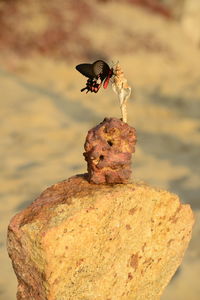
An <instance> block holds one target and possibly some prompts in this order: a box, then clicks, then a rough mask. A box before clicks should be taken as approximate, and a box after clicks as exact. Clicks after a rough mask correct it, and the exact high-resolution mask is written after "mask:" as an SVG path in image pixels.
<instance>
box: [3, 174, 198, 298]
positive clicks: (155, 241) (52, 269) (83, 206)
mask: <svg viewBox="0 0 200 300" xmlns="http://www.w3.org/2000/svg"><path fill="white" fill-rule="evenodd" d="M193 222H194V218H193V213H192V211H191V209H190V206H189V205H182V204H181V203H180V201H179V199H178V197H177V196H176V195H174V194H171V193H169V192H167V191H164V190H157V189H154V188H152V187H149V186H147V185H145V184H139V183H138V184H136V183H129V184H126V185H125V184H123V185H120V184H118V185H112V186H111V185H98V186H97V185H95V184H90V183H88V181H87V178H86V175H85V176H84V175H80V176H75V177H72V178H70V179H68V180H66V181H63V182H60V183H58V184H55V185H53V186H52V187H50V188H48V189H47V190H45V191H44V192H43V193H42V194H41V196H40V197H39V198H38V199H37V200H36V201H34V202H33V203H32V204H31V205H30V206H29V207H28V208H27V209H25V210H23V211H22V212H21V213H19V214H17V215H16V216H15V217H14V218H13V219H12V220H11V222H10V225H9V229H8V252H9V255H10V257H11V259H12V263H13V267H14V270H15V273H16V275H17V278H18V283H19V286H18V292H17V299H20V300H23V299H24V300H25V299H26V300H27V299H34V300H44V299H48V300H50V299H51V300H61V299H62V300H68V299H74V300H80V299H85V300H86V299H87V300H97V299H99V300H100V299H101V300H105V299H106V300H109V299H110V300H111V299H112V300H118V299H119V300H125V299H127V300H128V299H131V300H134V299H135V300H136V299H137V300H140V299H141V300H147V299H151V300H156V299H159V298H160V295H161V294H162V291H163V289H164V288H165V286H166V285H167V284H168V282H169V281H170V279H171V277H172V276H173V274H174V273H175V271H176V269H177V268H178V266H179V265H180V263H181V261H182V258H183V254H184V251H185V249H186V248H187V245H188V242H189V240H190V238H191V230H192V225H193Z"/></svg>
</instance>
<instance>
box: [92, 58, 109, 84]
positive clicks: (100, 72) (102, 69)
mask: <svg viewBox="0 0 200 300" xmlns="http://www.w3.org/2000/svg"><path fill="white" fill-rule="evenodd" d="M92 66H93V72H94V74H95V76H96V77H100V78H101V80H104V79H105V78H106V77H107V76H108V74H109V71H110V67H109V66H108V64H107V63H105V61H103V60H97V61H95V62H94V63H93V64H92Z"/></svg>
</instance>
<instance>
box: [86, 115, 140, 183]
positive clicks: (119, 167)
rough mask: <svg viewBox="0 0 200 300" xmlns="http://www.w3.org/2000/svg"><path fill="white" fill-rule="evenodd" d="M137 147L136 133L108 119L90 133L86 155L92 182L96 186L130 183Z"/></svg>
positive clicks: (87, 139)
mask: <svg viewBox="0 0 200 300" xmlns="http://www.w3.org/2000/svg"><path fill="white" fill-rule="evenodd" d="M135 143H136V131H135V129H134V128H133V127H131V126H129V125H128V124H127V123H124V122H123V121H121V120H119V119H117V118H105V119H104V120H103V122H101V123H100V124H99V125H97V126H96V127H94V128H92V129H91V130H89V132H88V135H87V137H86V141H85V153H84V156H85V160H86V161H87V169H88V175H89V176H88V178H89V181H90V182H93V183H96V184H100V183H126V182H128V180H129V179H130V176H131V157H132V153H134V152H135Z"/></svg>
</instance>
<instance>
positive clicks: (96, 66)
mask: <svg viewBox="0 0 200 300" xmlns="http://www.w3.org/2000/svg"><path fill="white" fill-rule="evenodd" d="M76 70H77V71H79V72H80V73H81V74H82V75H84V76H86V77H87V78H88V80H87V82H86V87H84V88H82V89H81V92H83V91H85V90H86V93H88V92H91V93H97V92H98V90H99V89H100V87H101V85H102V82H103V87H104V89H106V88H107V86H108V83H109V80H110V78H111V77H112V76H113V68H110V67H109V65H108V64H107V63H106V62H105V61H103V60H97V61H95V62H94V63H93V64H80V65H77V66H76Z"/></svg>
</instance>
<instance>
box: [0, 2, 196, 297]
mask: <svg viewBox="0 0 200 300" xmlns="http://www.w3.org/2000/svg"><path fill="white" fill-rule="evenodd" d="M97 59H103V60H105V61H106V62H107V63H108V64H109V65H110V66H112V64H113V63H116V62H117V61H119V62H120V64H121V66H122V67H123V69H124V72H125V76H126V78H127V79H128V82H129V84H130V85H131V86H132V91H133V92H132V97H131V99H130V101H129V103H128V119H129V120H128V121H129V124H130V125H131V126H133V127H135V128H136V130H137V135H138V142H137V147H136V153H135V155H134V159H133V180H135V181H141V180H142V181H145V182H147V183H148V184H151V185H153V186H156V187H160V188H164V189H167V190H169V191H171V192H174V193H176V194H178V195H179V196H180V197H181V199H182V201H183V202H185V203H189V204H190V205H191V206H192V208H193V209H194V211H195V215H196V225H195V228H194V232H193V238H192V241H191V243H190V246H189V248H188V250H187V253H186V255H185V258H184V261H183V264H182V265H181V267H180V268H179V271H178V272H177V273H176V275H175V276H174V278H173V279H172V281H171V283H170V284H169V286H168V287H167V288H166V290H165V293H164V294H163V296H162V300H197V299H200V298H199V297H200V296H199V295H200V285H199V278H200V241H199V237H200V210H199V209H200V0H160V1H159V0H107V1H106V0H104V1H103V0H101V1H100V0H77V1H74V0H56V1H53V0H49V1H39V0H26V1H20V0H4V1H3V0H0V133H1V138H0V144H1V147H0V174H1V180H0V195H1V200H0V250H1V251H0V258H1V262H0V299H1V300H14V299H15V293H16V279H15V275H14V273H13V270H12V267H11V262H10V260H9V258H8V255H7V252H6V232H7V226H8V223H9V221H10V219H11V217H12V216H14V215H15V214H16V213H17V212H19V211H20V210H22V209H23V208H25V207H26V206H27V205H29V204H30V203H31V202H32V201H33V200H34V199H35V198H36V197H37V196H38V195H39V194H40V193H41V192H42V191H43V190H44V189H45V188H47V187H48V186H50V185H52V184H54V183H56V182H58V181H61V180H64V179H66V178H68V177H70V176H72V175H75V174H78V173H84V172H85V171H86V163H85V161H84V159H83V155H82V153H83V144H84V140H85V137H86V134H87V131H88V130H89V129H90V128H92V127H94V126H95V125H96V124H98V123H100V122H101V121H102V120H103V119H104V117H119V118H120V117H121V116H120V109H119V105H118V100H117V97H116V95H115V94H114V93H113V91H112V89H111V87H109V88H108V89H107V90H104V89H102V90H100V91H99V92H98V93H97V94H91V93H88V94H85V93H81V92H80V89H81V88H83V87H84V86H85V83H86V78H85V77H83V76H82V75H81V74H80V73H78V72H77V71H76V70H75V66H76V65H77V64H79V63H83V62H89V63H92V62H94V61H95V60H97ZM27 300H28V299H27Z"/></svg>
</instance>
